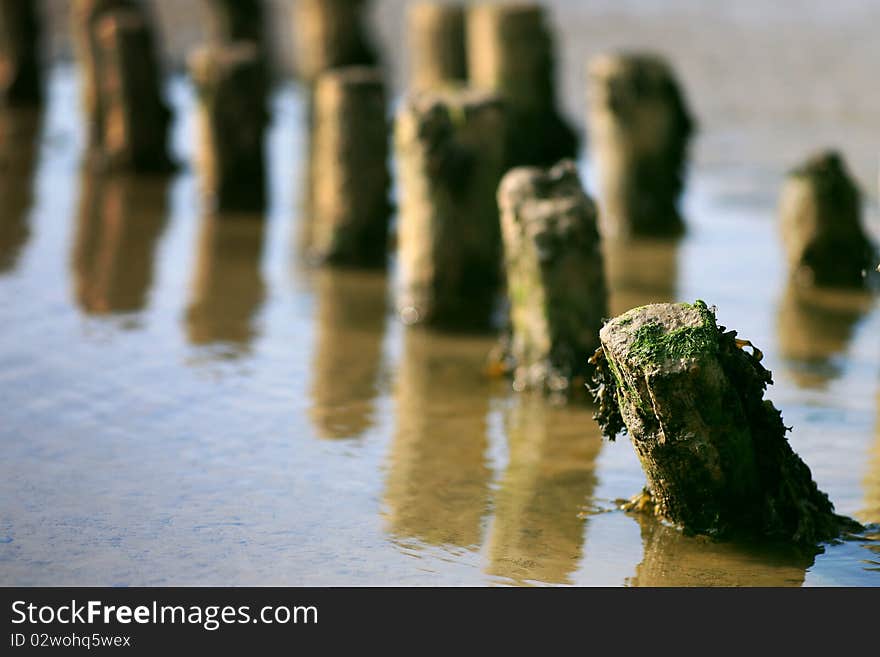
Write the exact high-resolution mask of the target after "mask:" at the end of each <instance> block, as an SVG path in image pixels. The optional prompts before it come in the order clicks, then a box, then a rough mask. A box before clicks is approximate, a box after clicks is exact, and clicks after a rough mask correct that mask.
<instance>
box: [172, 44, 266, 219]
mask: <svg viewBox="0 0 880 657" xmlns="http://www.w3.org/2000/svg"><path fill="white" fill-rule="evenodd" d="M189 64H190V72H191V75H192V78H193V81H194V83H195V86H196V90H197V93H198V99H199V104H198V114H199V143H198V148H197V159H198V163H199V170H200V171H199V172H200V174H201V186H202V193H203V196H204V197H205V199H206V201H207V204H208V205H209V207H210V209H211V210H212V211H216V212H248V211H250V212H258V211H260V210H262V209H263V207H264V206H265V201H266V174H265V162H264V148H263V141H264V135H265V131H266V124H267V122H268V118H269V117H268V112H267V110H266V99H265V87H264V84H263V62H262V57H261V54H260V52H259V48H258V47H257V45H256V44H255V43H254V42H248V41H243V42H238V43H231V44H225V45H220V44H218V45H210V46H205V47H203V48H201V49H199V50H197V51H196V52H195V53H193V55H192V57H191V58H190V63H189Z"/></svg>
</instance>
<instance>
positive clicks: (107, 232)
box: [72, 173, 168, 315]
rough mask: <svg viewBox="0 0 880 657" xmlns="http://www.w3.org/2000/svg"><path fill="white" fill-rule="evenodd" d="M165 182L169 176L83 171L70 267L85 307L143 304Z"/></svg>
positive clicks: (101, 309)
mask: <svg viewBox="0 0 880 657" xmlns="http://www.w3.org/2000/svg"><path fill="white" fill-rule="evenodd" d="M167 186H168V181H167V179H166V178H138V179H134V178H130V177H127V176H101V175H94V174H90V173H84V174H83V177H82V181H81V192H80V193H81V197H80V204H79V215H78V219H77V229H76V240H75V242H74V250H73V263H72V269H73V277H74V287H75V294H76V301H77V303H78V304H79V306H80V308H81V309H82V310H83V311H84V312H86V313H89V314H95V315H101V314H107V313H115V312H136V311H140V310H143V308H144V306H145V304H146V301H147V294H148V293H149V291H150V287H151V286H152V283H153V260H154V258H155V251H156V244H157V242H158V241H159V237H160V235H161V234H162V231H163V229H164V228H165V223H166V215H167V211H166V210H167V199H166V197H167Z"/></svg>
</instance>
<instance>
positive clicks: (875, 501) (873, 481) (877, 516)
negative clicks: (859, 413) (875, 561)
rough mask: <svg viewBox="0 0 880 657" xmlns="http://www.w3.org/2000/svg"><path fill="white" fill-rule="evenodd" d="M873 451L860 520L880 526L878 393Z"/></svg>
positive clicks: (879, 421)
mask: <svg viewBox="0 0 880 657" xmlns="http://www.w3.org/2000/svg"><path fill="white" fill-rule="evenodd" d="M874 422H875V429H874V433H875V434H876V436H877V437H876V438H875V439H874V450H873V452H872V453H871V456H870V461H871V463H870V465H869V466H868V474H867V475H866V476H865V510H864V511H863V512H862V513H861V518H860V520H864V521H865V522H872V523H877V524H880V393H878V394H877V417H876V419H875V420H874Z"/></svg>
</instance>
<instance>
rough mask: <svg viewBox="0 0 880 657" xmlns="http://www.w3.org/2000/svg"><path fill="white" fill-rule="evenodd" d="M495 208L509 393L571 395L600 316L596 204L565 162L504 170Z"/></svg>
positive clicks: (602, 296) (603, 297) (602, 294)
mask: <svg viewBox="0 0 880 657" xmlns="http://www.w3.org/2000/svg"><path fill="white" fill-rule="evenodd" d="M498 204H499V207H500V209H501V228H502V236H503V238H504V252H505V258H504V260H505V271H506V274H507V291H508V296H509V298H510V334H509V336H505V338H504V339H503V345H504V348H503V349H502V353H504V352H506V353H504V355H505V356H506V358H505V361H506V363H505V364H506V367H507V368H508V369H510V370H512V372H513V374H514V388H515V389H516V390H523V389H526V388H532V389H543V390H545V391H548V392H554V393H557V392H571V391H572V388H573V387H574V386H573V385H572V384H573V382H574V381H575V380H577V379H578V378H580V379H581V380H582V381H583V379H584V377H586V375H587V369H588V364H587V359H588V358H589V356H590V354H592V353H593V351H595V349H596V347H597V346H598V345H599V337H598V331H599V328H600V327H601V326H602V321H603V319H604V317H605V316H606V313H607V292H606V289H605V274H604V266H603V260H602V253H601V250H600V244H599V232H598V229H597V227H596V207H595V205H594V203H593V201H592V200H591V199H590V198H589V197H588V196H587V194H586V193H585V192H584V190H583V187H582V186H581V182H580V179H579V177H578V172H577V167H576V165H575V163H574V162H573V161H571V160H564V161H563V162H560V163H559V164H557V165H556V166H554V167H552V168H550V169H540V168H533V167H520V168H516V169H512V170H511V171H509V172H508V173H507V174H506V175H505V177H504V178H503V180H502V181H501V185H500V186H499V189H498ZM580 390H581V391H583V387H581V388H580Z"/></svg>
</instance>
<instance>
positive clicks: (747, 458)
mask: <svg viewBox="0 0 880 657" xmlns="http://www.w3.org/2000/svg"><path fill="white" fill-rule="evenodd" d="M600 340H601V343H602V347H601V349H600V350H599V351H597V352H596V355H595V356H594V357H593V359H592V362H593V364H594V365H595V366H596V368H597V371H596V374H595V379H594V381H595V384H596V385H595V386H594V387H593V393H594V396H595V398H596V401H597V402H598V404H599V408H598V411H597V413H596V419H597V420H598V421H599V423H600V425H601V426H602V430H603V433H604V434H605V435H606V436H608V437H610V438H613V437H614V436H615V435H616V434H617V433H619V432H620V431H622V430H625V431H626V432H627V433H628V434H629V435H630V438H631V440H632V443H633V446H634V447H635V450H636V453H637V454H638V457H639V460H640V462H641V464H642V468H643V469H644V471H645V474H646V476H647V480H648V488H647V490H648V493H647V494H644V495H642V496H639V498H637V499H636V500H634V502H633V504H632V505H631V508H632V509H633V510H639V508H641V509H642V510H648V509H651V510H653V512H654V513H655V514H656V515H658V516H660V517H662V518H664V519H666V520H668V521H670V522H673V523H675V524H677V525H679V526H680V527H682V528H683V529H684V530H686V531H689V532H694V533H700V534H712V535H718V536H730V535H752V536H756V537H761V538H766V539H772V540H782V541H787V542H792V543H797V544H802V545H809V544H813V545H815V544H816V543H818V542H821V541H824V540H829V539H833V538H836V537H838V536H840V535H841V534H842V533H843V532H846V531H853V530H857V529H859V527H860V526H859V525H858V523H856V522H855V521H853V520H850V519H849V518H845V517H843V516H839V515H837V514H835V513H834V506H833V505H832V504H831V502H830V501H829V500H828V496H827V495H825V493H823V492H822V491H820V490H819V488H818V487H817V486H816V483H815V482H814V481H813V479H812V475H811V473H810V469H809V467H807V465H806V464H805V463H804V462H803V461H802V460H801V459H800V458H799V457H798V455H797V454H795V452H794V451H793V450H792V448H791V446H790V445H789V443H788V440H787V439H786V437H785V434H786V432H787V431H788V428H787V427H786V426H785V425H784V424H783V422H782V415H781V413H780V412H779V411H778V410H777V409H776V408H775V407H774V406H773V404H772V403H771V402H770V401H768V400H765V399H764V391H765V390H766V388H767V385H768V384H770V383H771V382H772V380H771V375H770V372H769V371H768V370H766V369H765V368H764V367H763V366H762V365H761V363H760V360H761V354H760V352H759V351H758V350H757V349H755V348H754V347H751V344H750V343H748V342H745V341H742V340H738V339H737V338H736V332H735V331H726V330H725V328H724V327H723V326H719V325H718V324H717V323H716V320H715V315H714V313H713V311H712V310H710V309H709V308H708V307H707V306H706V304H705V303H703V302H702V301H697V302H696V303H695V304H693V305H690V304H654V305H650V306H643V307H641V308H635V309H633V310H630V311H629V312H626V313H624V314H623V315H621V316H619V317H617V318H615V319H612V320H611V321H609V322H608V323H606V324H605V326H604V327H603V328H602V330H601V331H600ZM747 347H750V348H751V349H752V351H751V353H750V352H749V351H747V350H746V348H747Z"/></svg>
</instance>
